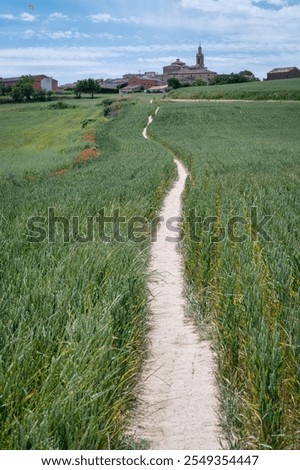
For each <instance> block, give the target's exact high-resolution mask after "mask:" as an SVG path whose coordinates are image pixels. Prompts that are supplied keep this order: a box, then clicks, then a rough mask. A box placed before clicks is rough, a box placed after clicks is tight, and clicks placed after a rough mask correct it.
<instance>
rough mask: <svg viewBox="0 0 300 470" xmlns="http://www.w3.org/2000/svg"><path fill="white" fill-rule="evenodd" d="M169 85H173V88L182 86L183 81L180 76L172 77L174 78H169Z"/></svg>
mask: <svg viewBox="0 0 300 470" xmlns="http://www.w3.org/2000/svg"><path fill="white" fill-rule="evenodd" d="M168 86H170V87H172V88H175V89H176V88H180V87H181V83H180V81H179V80H178V78H176V77H172V78H169V80H168Z"/></svg>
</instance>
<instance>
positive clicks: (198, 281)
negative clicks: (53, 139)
mask: <svg viewBox="0 0 300 470" xmlns="http://www.w3.org/2000/svg"><path fill="white" fill-rule="evenodd" d="M231 86H232V85H231ZM253 86H254V85H253ZM182 92H183V93H185V90H182ZM188 92H189V90H187V91H186V93H188ZM180 93H181V91H180ZM299 122H300V106H299V104H298V103H279V102H275V103H266V102H264V103H262V102H254V103H247V102H239V103H237V102H236V103H215V102H214V103H209V102H202V103H164V104H162V105H161V109H160V112H159V114H158V116H157V118H156V119H155V120H154V122H153V124H152V126H151V128H150V135H151V137H152V138H153V139H154V140H156V141H159V142H160V143H162V145H163V146H164V147H165V148H168V149H171V150H172V151H173V152H174V153H175V155H176V156H177V157H179V158H180V159H181V160H182V161H183V162H184V163H185V165H186V167H187V168H188V169H189V171H190V179H189V182H188V185H187V189H186V194H185V198H184V226H183V231H184V240H183V242H182V250H183V254H184V257H185V273H186V279H187V295H188V296H189V300H190V305H191V310H192V311H193V312H194V315H195V316H196V317H197V319H198V321H199V323H203V322H204V323H206V324H207V325H209V330H210V333H211V336H212V338H213V341H214V347H215V351H216V356H217V364H218V372H217V374H218V381H219V384H220V399H221V404H222V409H223V426H224V429H225V433H226V437H227V439H228V442H229V447H230V448H232V449H299V447H300V435H299V429H300V414H299V413H300V412H299V410H300V318H299V300H300V282H299V279H300V257H299V204H300V193H299V182H300V158H299V147H300V137H299ZM196 217H197V219H196Z"/></svg>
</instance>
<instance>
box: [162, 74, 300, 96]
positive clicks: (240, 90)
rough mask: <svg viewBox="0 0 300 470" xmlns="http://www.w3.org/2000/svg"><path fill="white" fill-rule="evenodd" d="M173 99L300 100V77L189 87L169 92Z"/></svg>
mask: <svg viewBox="0 0 300 470" xmlns="http://www.w3.org/2000/svg"><path fill="white" fill-rule="evenodd" d="M168 98H173V99H214V100H219V99H225V100H227V99H228V100H229V99H245V100H300V78H294V79H289V80H270V81H264V82H249V83H236V84H231V85H215V86H204V87H187V88H179V89H177V90H173V91H171V92H170V93H169V94H168Z"/></svg>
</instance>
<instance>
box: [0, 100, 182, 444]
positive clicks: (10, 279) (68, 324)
mask: <svg viewBox="0 0 300 470" xmlns="http://www.w3.org/2000/svg"><path fill="white" fill-rule="evenodd" d="M37 106H38V105H37ZM14 109H15V110H16V112H17V113H18V108H14ZM23 109H24V108H22V107H20V116H23V119H24V126H25V127H26V126H27V124H26V119H28V121H30V120H31V122H33V121H34V120H35V119H36V117H35V116H34V115H31V114H28V113H29V111H28V110H25V111H23V112H22V110H23ZM25 109H26V108H25ZM95 109H97V108H95ZM69 111H70V110H66V113H65V114H59V119H60V121H59V124H60V126H63V125H64V124H65V125H66V126H70V127H71V128H70V132H76V129H77V126H78V132H81V131H80V122H81V120H82V118H83V117H85V118H87V117H88V112H87V109H86V108H83V109H82V110H81V109H79V110H78V109H76V110H71V116H73V117H72V119H73V127H72V126H71V125H70V122H69V118H70V114H68V113H69ZM150 111H151V107H149V105H141V106H137V105H134V104H131V105H129V104H128V105H126V103H124V104H123V107H121V109H120V110H119V114H118V116H117V117H115V118H114V119H113V120H107V121H106V122H99V123H98V125H97V126H98V127H97V145H98V147H99V149H101V157H99V158H98V159H96V160H93V161H91V162H90V163H88V164H85V165H82V166H77V167H75V168H73V169H72V170H70V171H68V172H66V173H65V174H63V175H62V176H58V175H54V176H51V175H50V174H49V172H47V173H45V171H44V170H45V168H46V167H48V168H49V167H50V165H51V163H50V162H48V161H47V164H46V166H44V165H43V164H41V160H40V158H39V154H38V153H35V152H34V148H35V146H39V145H42V144H41V142H40V140H39V137H38V136H37V135H36V136H35V137H34V138H33V137H32V138H33V140H32V145H31V152H32V153H31V161H30V168H31V171H32V170H34V171H35V178H33V179H31V180H28V179H26V178H23V175H24V173H20V174H19V175H17V176H16V177H14V178H6V177H5V178H3V179H2V181H1V184H0V198H1V234H0V238H1V246H0V251H1V255H0V260H1V261H0V271H1V277H0V303H1V326H0V329H1V332H0V333H1V334H0V421H1V425H0V448H2V449H107V448H122V446H124V445H125V444H123V440H122V432H123V429H124V426H125V425H126V419H127V412H128V410H129V408H130V406H132V403H133V399H134V395H133V390H134V385H135V382H136V377H137V374H138V371H139V368H140V365H141V362H142V359H143V353H144V338H145V330H146V325H147V312H148V304H147V291H146V287H145V286H146V277H147V275H146V274H145V273H146V265H147V262H148V246H149V240H146V241H144V242H142V243H133V242H132V241H130V240H129V239H128V235H127V231H126V227H125V226H124V225H123V226H122V235H124V237H125V240H124V242H123V243H119V242H117V241H114V240H111V242H109V243H106V242H105V241H103V240H101V237H100V236H99V233H98V230H95V234H94V239H93V240H90V241H88V242H86V243H84V242H82V243H80V242H79V241H76V240H75V239H74V237H72V233H71V234H70V241H69V242H66V241H65V240H64V233H65V232H64V228H63V224H62V223H60V222H57V223H56V227H55V240H54V242H53V243H49V242H48V240H47V239H46V240H44V241H43V242H41V243H30V242H29V241H28V236H29V235H31V233H30V231H29V227H28V218H30V217H31V216H41V217H45V220H44V223H43V227H44V229H46V230H48V228H49V227H48V222H47V213H48V208H53V209H54V210H55V215H57V216H60V217H62V216H63V217H65V218H67V219H68V220H70V218H71V217H72V216H78V217H79V223H80V234H81V236H82V237H84V236H85V235H86V233H87V217H96V216H97V215H98V214H99V210H101V209H102V208H104V209H105V211H106V214H111V213H113V210H114V209H116V208H119V209H120V213H121V215H122V216H124V217H126V218H127V219H128V218H129V217H131V216H132V215H139V216H143V217H145V218H147V217H150V216H151V214H153V213H155V212H156V210H157V209H158V207H159V206H160V204H161V201H162V198H163V195H164V192H165V190H166V188H167V187H168V185H169V182H170V181H171V180H172V178H173V176H174V165H173V163H172V159H171V156H170V154H168V152H164V151H162V149H161V146H160V145H158V144H155V143H152V142H146V141H145V140H144V139H143V138H142V134H141V131H142V128H143V126H144V125H145V123H146V122H147V116H148V113H149V112H150ZM31 112H32V113H34V110H32V111H31ZM97 112H99V109H98V111H97ZM47 113H48V111H47ZM49 113H52V111H49ZM61 113H63V112H61ZM93 113H94V111H93V110H90V114H89V115H90V116H91V117H93ZM83 115H84V116H83ZM20 116H19V115H17V117H16V126H18V125H19V126H22V122H23V121H22V119H21V117H20ZM19 119H20V121H19ZM13 122H14V120H13V119H11V126H12V124H13ZM18 122H19V123H20V124H18ZM75 123H76V124H75ZM44 125H45V126H46V122H45V123H44V124H43V122H42V124H41V126H42V129H43V126H44ZM56 125H57V121H55V120H53V122H52V131H51V132H53V134H54V135H55V133H56V131H57V132H58V134H59V132H60V131H59V129H58V130H57V129H56ZM49 126H50V124H49ZM7 129H8V128H7ZM49 129H50V127H49ZM7 132H8V131H7ZM11 132H13V129H11ZM10 144H11V147H12V151H14V152H16V150H15V149H13V147H15V146H16V145H17V140H15V139H13V138H12V139H11V143H10ZM6 145H8V143H6ZM45 151H47V152H51V148H48V147H47V149H45ZM16 155H17V152H16ZM17 158H18V155H17ZM23 158H26V156H25V155H23ZM2 165H3V168H4V162H3V160H2ZM48 165H49V166H48ZM24 169H26V164H25V165H24V166H23V170H24ZM111 232H112V227H111V225H110V226H108V228H107V234H111Z"/></svg>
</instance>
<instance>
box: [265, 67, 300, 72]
mask: <svg viewBox="0 0 300 470" xmlns="http://www.w3.org/2000/svg"><path fill="white" fill-rule="evenodd" d="M296 68H297V67H277V68H276V69H273V70H271V71H270V72H269V73H278V72H290V71H291V70H294V69H296Z"/></svg>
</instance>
